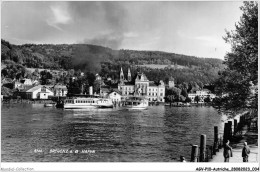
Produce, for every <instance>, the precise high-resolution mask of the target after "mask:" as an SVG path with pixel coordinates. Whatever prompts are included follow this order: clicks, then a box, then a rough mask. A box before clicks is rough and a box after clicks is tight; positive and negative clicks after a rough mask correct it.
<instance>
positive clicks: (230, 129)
mask: <svg viewBox="0 0 260 172" xmlns="http://www.w3.org/2000/svg"><path fill="white" fill-rule="evenodd" d="M228 126H229V127H228V128H229V132H228V135H229V138H228V139H229V140H230V139H232V121H228Z"/></svg>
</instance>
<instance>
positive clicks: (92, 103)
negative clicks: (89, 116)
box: [63, 97, 99, 109]
mask: <svg viewBox="0 0 260 172" xmlns="http://www.w3.org/2000/svg"><path fill="white" fill-rule="evenodd" d="M98 100H99V99H98V98H91V97H74V98H68V99H66V100H65V102H64V107H63V108H64V109H85V108H97V107H98Z"/></svg>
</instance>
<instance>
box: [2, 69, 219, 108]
mask: <svg viewBox="0 0 260 172" xmlns="http://www.w3.org/2000/svg"><path fill="white" fill-rule="evenodd" d="M107 79H109V78H107ZM96 80H97V81H100V83H102V84H101V85H100V92H99V93H94V95H96V96H101V97H107V98H110V99H112V101H113V102H120V101H124V100H126V99H127V98H128V97H131V96H141V97H145V98H147V99H148V100H149V102H165V96H166V95H165V92H166V89H167V88H173V87H174V86H175V84H174V78H170V80H169V82H168V84H167V85H166V84H165V83H164V82H163V81H162V80H161V81H160V82H159V83H158V84H156V83H155V82H154V81H149V80H148V78H147V77H146V75H145V74H144V73H138V74H137V75H136V76H135V78H133V77H132V74H131V71H130V69H129V68H128V72H127V76H126V77H125V75H124V72H123V69H122V68H121V70H120V74H119V81H118V83H117V86H116V87H114V88H111V86H108V85H105V84H104V82H103V81H102V77H100V76H99V75H98V74H97V75H96ZM9 82H10V81H9ZM12 83H13V87H14V88H15V89H17V90H18V92H16V96H19V97H20V98H22V99H51V98H52V97H64V98H65V97H66V96H67V93H68V89H67V87H66V86H65V85H61V84H55V85H40V84H39V82H38V81H37V80H34V81H32V80H31V79H22V80H20V81H12ZM2 84H3V83H2ZM89 94H90V95H93V87H90V88H89ZM196 96H199V102H198V103H204V100H205V98H207V97H209V98H210V100H211V101H212V100H213V99H214V98H215V97H216V96H215V95H214V94H212V93H210V91H209V90H200V91H196V93H189V94H188V97H189V98H190V99H191V102H195V97H196Z"/></svg>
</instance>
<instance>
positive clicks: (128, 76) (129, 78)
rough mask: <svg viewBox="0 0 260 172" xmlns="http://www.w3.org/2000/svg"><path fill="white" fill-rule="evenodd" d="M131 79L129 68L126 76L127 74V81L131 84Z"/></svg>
mask: <svg viewBox="0 0 260 172" xmlns="http://www.w3.org/2000/svg"><path fill="white" fill-rule="evenodd" d="M131 80H132V78H131V72H130V68H128V74H127V81H128V82H131Z"/></svg>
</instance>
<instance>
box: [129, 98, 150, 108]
mask: <svg viewBox="0 0 260 172" xmlns="http://www.w3.org/2000/svg"><path fill="white" fill-rule="evenodd" d="M125 106H126V109H128V110H144V109H147V108H148V106H149V101H148V99H146V98H144V97H137V96H135V97H129V98H128V99H127V100H126V102H125Z"/></svg>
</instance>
